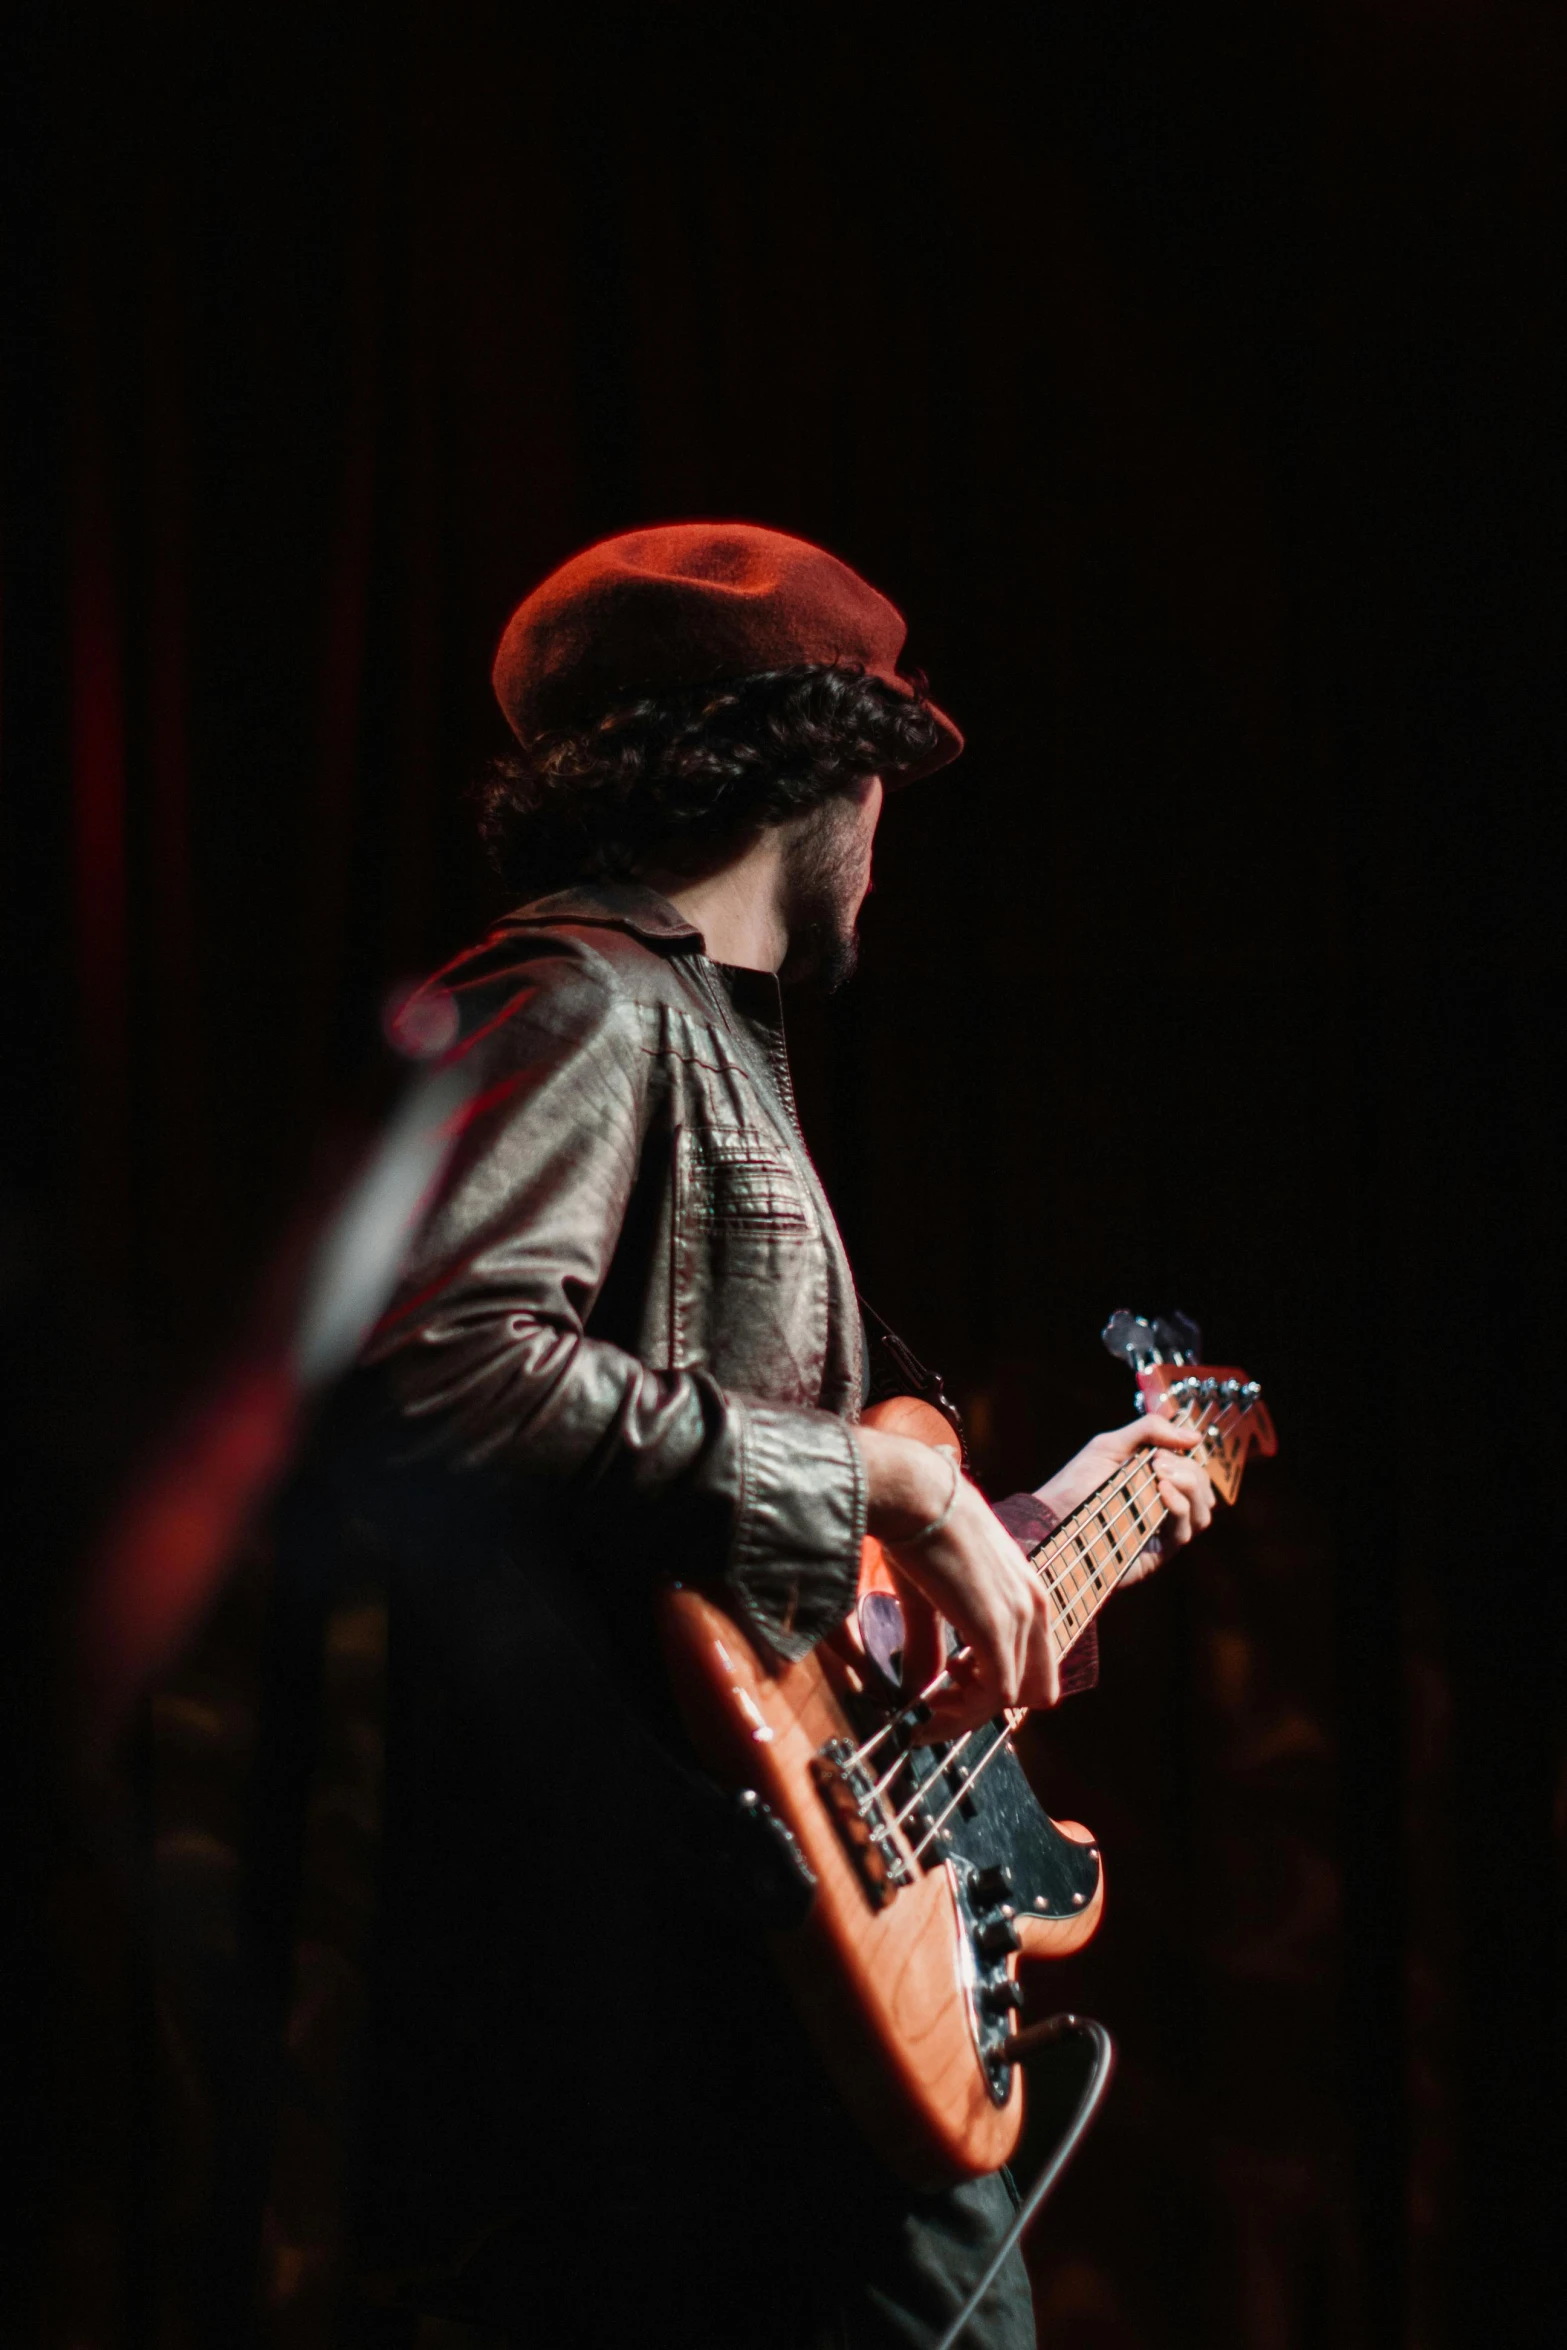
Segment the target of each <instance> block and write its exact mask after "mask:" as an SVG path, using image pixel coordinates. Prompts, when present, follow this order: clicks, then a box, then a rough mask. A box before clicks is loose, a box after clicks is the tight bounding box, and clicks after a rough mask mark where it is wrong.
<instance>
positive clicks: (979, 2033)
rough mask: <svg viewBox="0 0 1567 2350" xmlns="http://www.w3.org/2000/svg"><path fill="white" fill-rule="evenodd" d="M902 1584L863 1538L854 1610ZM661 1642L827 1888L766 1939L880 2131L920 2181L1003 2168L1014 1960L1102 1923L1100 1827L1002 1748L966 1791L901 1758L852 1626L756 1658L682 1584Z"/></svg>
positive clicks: (912, 1409)
mask: <svg viewBox="0 0 1567 2350" xmlns="http://www.w3.org/2000/svg"><path fill="white" fill-rule="evenodd" d="M866 1418H867V1421H868V1422H870V1423H871V1424H873V1425H879V1426H884V1427H887V1426H890V1427H893V1428H895V1429H896V1431H897V1433H899V1434H900V1435H918V1436H920V1437H922V1438H923V1439H924V1440H925V1441H927V1442H931V1443H945V1444H950V1443H951V1441H952V1431H951V1429H950V1428H949V1427H948V1425H947V1423H946V1421H945V1420H944V1419H942V1418H941V1416H940V1414H939V1413H937V1412H935V1411H934V1410H932V1409H931V1407H930V1406H929V1405H926V1404H921V1403H918V1402H916V1401H914V1400H913V1399H911V1398H907V1397H902V1398H898V1399H895V1400H894V1401H893V1402H892V1403H889V1404H885V1405H881V1406H877V1407H873V1408H872V1410H871V1411H869V1412H868V1413H867V1414H866ZM893 1588H894V1585H893V1578H892V1576H891V1574H890V1571H889V1570H888V1568H887V1566H886V1562H885V1561H884V1559H883V1558H882V1556H881V1552H880V1547H879V1545H878V1544H876V1543H875V1542H871V1541H868V1542H867V1543H866V1545H865V1556H864V1560H863V1563H862V1570H861V1592H862V1595H868V1594H870V1593H873V1592H878V1591H879V1592H890V1591H892V1590H893ZM662 1629H663V1638H664V1647H665V1653H666V1657H667V1660H668V1664H669V1670H670V1675H671V1680H672V1684H673V1688H674V1692H675V1696H676V1699H677V1702H678V1703H679V1706H680V1709H681V1712H682V1714H683V1716H684V1718H685V1721H686V1725H687V1728H688V1730H689V1732H690V1735H691V1737H692V1739H693V1741H694V1743H695V1745H696V1747H697V1750H698V1752H699V1753H700V1755H701V1756H702V1759H703V1761H704V1762H705V1763H706V1765H707V1766H708V1768H709V1769H710V1770H711V1771H712V1772H713V1773H714V1775H715V1776H716V1777H717V1778H718V1779H719V1780H720V1781H721V1782H723V1783H724V1784H725V1785H726V1786H728V1787H730V1788H731V1789H733V1790H734V1791H736V1792H737V1793H738V1792H739V1791H741V1790H751V1791H753V1792H754V1795H755V1797H756V1798H758V1799H759V1800H760V1803H761V1804H762V1805H765V1806H766V1808H767V1813H768V1814H770V1815H771V1819H772V1821H773V1822H776V1823H778V1824H780V1826H781V1828H782V1830H784V1831H787V1836H786V1838H785V1839H784V1842H785V1845H786V1847H787V1845H788V1840H789V1839H792V1850H793V1853H794V1854H795V1855H796V1856H797V1859H798V1861H799V1862H801V1863H803V1864H804V1865H803V1868H801V1869H800V1870H799V1872H798V1875H799V1882H800V1884H801V1885H802V1886H804V1885H805V1884H806V1883H807V1882H808V1880H807V1877H806V1875H805V1872H806V1871H809V1876H810V1877H811V1878H814V1880H815V1888H814V1892H813V1893H812V1894H811V1896H810V1900H809V1907H808V1909H807V1910H806V1914H805V1915H804V1917H803V1919H802V1920H801V1922H800V1923H799V1924H797V1925H794V1926H790V1927H787V1928H784V1929H781V1930H779V1931H777V1932H776V1933H775V1934H774V1935H773V1937H772V1940H773V1943H774V1948H775V1952H776V1956H777V1959H778V1963H779V1965H780V1967H781V1969H782V1971H783V1974H784V1976H785V1979H786V1981H787V1983H788V1985H789V1987H790V1990H791V1993H792V1995H793V1997H794V1999H795V2002H796V2004H797V2006H798V2008H799V2010H800V2012H801V2015H802V2016H803V2018H804V2020H805V2023H806V2025H807V2028H808V2029H809V2030H810V2032H811V2034H812V2036H813V2038H814V2040H815V2041H816V2044H817V2046H818V2048H819V2049H820V2052H821V2054H822V2057H823V2060H824V2061H825V2063H826V2065H827V2067H828V2070H829V2072H830V2073H831V2075H832V2077H833V2079H834V2081H835V2082H836V2085H837V2087H838V2089H839V2092H840V2094H841V2095H842V2096H843V2098H844V2100H845V2102H846V2104H847V2105H848V2107H849V2109H850V2111H851V2112H852V2113H853V2114H854V2115H855V2117H856V2119H857V2121H858V2122H859V2124H860V2127H861V2128H862V2129H863V2131H864V2132H865V2135H866V2137H867V2138H868V2139H869V2140H870V2142H871V2144H872V2145H873V2146H874V2147H875V2148H876V2149H877V2151H878V2152H879V2153H880V2154H881V2156H882V2158H883V2159H884V2160H885V2161H886V2162H887V2163H888V2164H889V2165H890V2166H891V2167H892V2168H893V2169H894V2170H895V2171H897V2172H898V2173H900V2175H902V2176H903V2177H905V2178H906V2179H908V2180H909V2181H910V2182H911V2184H913V2185H915V2186H919V2187H924V2188H935V2187H941V2186H947V2185H951V2184H953V2183H955V2182H956V2181H958V2180H961V2179H965V2178H972V2177H975V2176H977V2175H978V2174H980V2173H982V2172H985V2171H992V2170H995V2169H997V2168H999V2166H1000V2165H1001V2164H1002V2163H1004V2162H1005V2161H1006V2160H1007V2159H1008V2157H1009V2156H1010V2154H1011V2153H1012V2151H1013V2149H1014V2147H1015V2146H1016V2144H1017V2140H1018V2136H1019V2134H1020V2131H1021V2129H1022V2121H1023V2095H1022V2086H1021V2080H1020V2076H1019V2074H1018V2071H1017V2068H1016V2066H1015V2064H1013V2063H1012V2062H1011V2061H1010V2060H1009V2059H1008V2058H1007V2057H1006V2056H1005V2054H1004V2053H1003V2052H1004V2050H1005V2046H1006V2042H1007V2040H1008V2038H1009V2036H1010V2034H1011V2032H1012V2031H1013V2029H1014V2028H1015V2026H1016V2009H1017V2006H1018V2004H1019V1993H1018V1990H1017V1971H1018V1963H1019V1960H1020V1959H1022V1958H1046V1957H1058V1956H1061V1955H1063V1954H1064V1953H1065V1952H1067V1951H1069V1950H1075V1949H1077V1948H1079V1947H1080V1946H1081V1944H1083V1943H1084V1942H1086V1941H1087V1940H1088V1939H1089V1937H1090V1936H1091V1935H1092V1934H1093V1933H1094V1931H1095V1929H1096V1927H1097V1926H1098V1923H1099V1919H1100V1915H1101V1912H1102V1909H1103V1903H1104V1883H1103V1876H1102V1873H1101V1868H1100V1862H1099V1854H1098V1850H1097V1847H1096V1846H1095V1845H1094V1844H1093V1842H1092V1840H1091V1838H1090V1837H1089V1834H1088V1832H1087V1830H1085V1829H1082V1828H1079V1827H1077V1826H1075V1825H1073V1824H1072V1823H1057V1822H1055V1821H1052V1820H1050V1819H1049V1818H1047V1816H1046V1814H1045V1813H1044V1812H1043V1810H1042V1809H1041V1808H1040V1806H1039V1804H1038V1802H1037V1801H1036V1800H1035V1797H1034V1795H1033V1793H1032V1791H1031V1789H1030V1788H1029V1785H1028V1782H1027V1780H1026V1778H1025V1777H1024V1774H1023V1771H1022V1768H1021V1765H1020V1764H1019V1763H1018V1761H1017V1758H1016V1756H1015V1755H1014V1754H1013V1753H1012V1752H1011V1751H1010V1747H1008V1748H1006V1749H1005V1750H1004V1751H1003V1750H999V1749H998V1751H997V1752H996V1754H995V1756H994V1758H993V1759H992V1760H990V1761H989V1762H988V1763H987V1765H986V1767H985V1769H984V1771H983V1774H982V1775H976V1780H975V1784H974V1786H973V1788H972V1791H971V1792H967V1793H965V1792H964V1789H963V1783H962V1781H961V1779H960V1778H959V1777H958V1776H957V1775H956V1774H957V1768H958V1766H957V1765H956V1764H955V1763H954V1764H950V1765H949V1764H947V1763H945V1762H944V1759H943V1758H944V1756H945V1755H946V1751H947V1750H946V1749H944V1748H942V1747H936V1748H923V1747H922V1748H911V1747H908V1746H906V1745H905V1744H904V1743H903V1741H902V1740H901V1738H900V1737H899V1736H898V1734H897V1733H896V1732H894V1731H892V1730H890V1729H889V1728H888V1725H889V1724H891V1723H892V1722H893V1720H894V1717H895V1716H896V1715H897V1714H898V1712H899V1709H900V1707H901V1706H902V1705H903V1704H904V1703H905V1702H906V1699H904V1698H903V1697H902V1696H900V1695H899V1694H898V1693H897V1692H896V1691H894V1690H893V1689H892V1687H891V1686H890V1685H889V1684H888V1683H887V1682H886V1681H885V1680H884V1679H883V1677H882V1676H881V1674H880V1673H879V1672H878V1671H877V1668H876V1667H875V1666H874V1665H873V1664H872V1663H871V1661H870V1659H869V1657H868V1656H867V1654H866V1652H865V1649H864V1646H863V1644H862V1643H861V1641H860V1640H859V1638H858V1636H857V1633H856V1631H855V1629H854V1625H853V1620H852V1619H851V1623H850V1625H849V1626H846V1627H845V1628H844V1629H843V1631H842V1632H840V1633H839V1634H838V1635H836V1636H835V1637H834V1639H833V1640H831V1641H826V1642H822V1643H821V1644H820V1645H819V1646H818V1647H817V1648H816V1649H815V1650H813V1651H812V1653H811V1654H810V1655H809V1656H807V1657H804V1658H802V1659H801V1660H800V1661H799V1662H798V1663H795V1664H781V1663H778V1662H777V1661H776V1660H774V1659H772V1658H771V1657H764V1656H763V1655H762V1654H761V1653H759V1651H758V1650H757V1649H756V1648H755V1647H754V1646H753V1645H752V1643H751V1642H750V1641H749V1640H748V1639H747V1638H746V1636H745V1634H744V1633H743V1632H742V1631H741V1630H740V1629H739V1627H738V1626H737V1625H736V1624H735V1622H734V1621H733V1619H732V1618H731V1617H730V1616H728V1615H727V1614H725V1612H724V1611H723V1609H721V1608H720V1607H718V1606H717V1605H716V1604H715V1603H714V1602H713V1601H712V1600H710V1599H708V1598H707V1597H705V1596H704V1595H703V1594H701V1593H700V1592H697V1591H695V1590H692V1589H690V1588H689V1587H684V1586H681V1587H676V1588H674V1589H672V1590H670V1591H669V1592H668V1593H667V1594H666V1595H665V1596H664V1599H663V1602H662ZM878 1733H881V1736H880V1738H879V1742H878V1743H876V1744H875V1745H874V1747H873V1749H872V1751H871V1753H870V1754H869V1755H868V1757H867V1758H866V1759H865V1761H864V1762H863V1763H862V1762H858V1761H856V1759H855V1757H856V1755H857V1752H858V1750H859V1749H860V1748H861V1747H863V1746H865V1745H866V1744H867V1743H868V1742H870V1741H873V1740H877V1739H878ZM997 1736H998V1733H997V1732H996V1731H993V1730H990V1729H987V1730H985V1731H982V1732H980V1733H978V1734H977V1741H978V1746H979V1750H980V1751H981V1752H982V1753H983V1752H986V1751H988V1748H989V1746H990V1744H991V1743H992V1741H993V1740H995V1739H996V1738H997ZM970 1760H971V1761H972V1754H971V1755H970ZM878 1789H879V1790H880V1792H878ZM900 1815H903V1816H901V1817H900ZM773 1832H774V1833H775V1834H776V1833H777V1830H776V1829H775V1830H774V1831H773Z"/></svg>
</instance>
